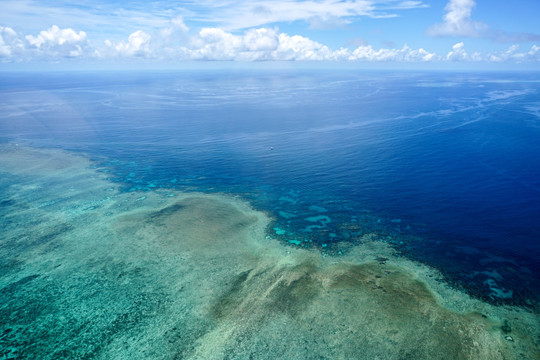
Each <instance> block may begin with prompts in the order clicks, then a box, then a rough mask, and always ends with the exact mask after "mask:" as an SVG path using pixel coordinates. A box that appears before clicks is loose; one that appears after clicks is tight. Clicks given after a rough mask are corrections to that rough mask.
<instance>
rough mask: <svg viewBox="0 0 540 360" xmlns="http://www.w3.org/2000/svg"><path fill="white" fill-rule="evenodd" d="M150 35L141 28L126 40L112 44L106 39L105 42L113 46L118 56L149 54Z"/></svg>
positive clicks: (144, 55) (143, 55) (145, 55)
mask: <svg viewBox="0 0 540 360" xmlns="http://www.w3.org/2000/svg"><path fill="white" fill-rule="evenodd" d="M151 38H152V37H151V36H150V35H149V34H147V33H145V32H144V31H142V30H137V31H135V32H134V33H132V34H131V35H129V38H128V40H127V41H121V42H119V43H118V44H116V45H114V44H113V43H112V42H110V41H108V42H107V43H106V44H107V45H108V46H109V47H114V49H115V50H116V53H117V54H118V55H120V56H128V57H131V56H142V57H147V56H150V54H151V50H150V40H151Z"/></svg>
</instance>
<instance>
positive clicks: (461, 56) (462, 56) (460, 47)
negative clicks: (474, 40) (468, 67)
mask: <svg viewBox="0 0 540 360" xmlns="http://www.w3.org/2000/svg"><path fill="white" fill-rule="evenodd" d="M467 58H468V55H467V52H466V51H465V44H464V43H463V42H459V43H457V44H455V45H454V46H452V51H450V52H449V53H448V54H447V55H446V60H450V61H463V60H467Z"/></svg>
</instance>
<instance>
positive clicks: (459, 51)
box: [446, 42, 540, 63]
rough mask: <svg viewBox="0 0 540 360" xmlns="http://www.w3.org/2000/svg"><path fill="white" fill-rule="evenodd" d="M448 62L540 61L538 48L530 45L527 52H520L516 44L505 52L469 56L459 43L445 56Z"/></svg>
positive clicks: (463, 46)
mask: <svg viewBox="0 0 540 360" xmlns="http://www.w3.org/2000/svg"><path fill="white" fill-rule="evenodd" d="M446 60H448V61H469V62H492V63H501V62H513V63H523V62H539V61H540V46H537V45H532V46H531V48H530V49H529V50H528V51H520V46H519V45H517V44H514V45H511V46H510V47H509V48H508V49H507V50H506V51H502V52H492V53H479V52H473V53H471V54H469V53H467V51H465V44H464V43H463V42H459V43H457V44H455V45H454V46H452V50H451V51H450V52H448V54H447V55H446Z"/></svg>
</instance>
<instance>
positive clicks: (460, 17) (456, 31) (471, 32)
mask: <svg viewBox="0 0 540 360" xmlns="http://www.w3.org/2000/svg"><path fill="white" fill-rule="evenodd" d="M475 6H476V3H475V1H474V0H450V1H449V2H448V3H447V4H446V7H445V8H444V9H445V10H446V14H444V16H443V22H442V23H438V24H435V25H433V26H431V27H430V28H428V29H427V31H426V33H427V34H428V35H430V36H462V37H475V38H478V37H481V38H487V39H491V40H494V41H497V42H530V41H540V35H539V34H533V33H510V32H506V31H502V30H495V29H491V28H490V27H489V26H488V25H487V24H484V23H482V22H479V21H473V20H472V18H471V14H472V10H473V8H474V7H475Z"/></svg>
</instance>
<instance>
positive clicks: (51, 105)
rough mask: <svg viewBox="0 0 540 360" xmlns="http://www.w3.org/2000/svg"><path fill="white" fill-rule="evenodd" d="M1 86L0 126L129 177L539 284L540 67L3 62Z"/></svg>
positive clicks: (441, 263) (280, 230) (470, 279)
mask: <svg viewBox="0 0 540 360" xmlns="http://www.w3.org/2000/svg"><path fill="white" fill-rule="evenodd" d="M0 96H1V97H0V109H1V111H0V141H2V142H8V141H9V142H21V143H25V144H29V145H33V146H45V147H61V148H65V149H69V150H75V151H82V152H85V153H88V154H90V155H91V156H92V157H94V158H95V159H96V160H98V161H100V162H101V165H102V166H104V167H105V168H106V169H105V170H103V171H109V172H110V174H111V178H114V179H115V180H116V181H119V182H122V183H123V186H124V187H123V188H124V190H125V191H134V190H143V191H151V190H153V189H158V188H171V187H174V188H178V189H182V190H199V191H201V190H202V191H216V192H217V191H219V192H227V193H232V194H239V195H241V196H243V197H245V198H246V199H248V200H249V201H250V202H252V203H253V204H254V206H255V207H257V208H259V209H261V210H265V211H268V212H269V213H271V214H272V215H273V216H274V217H275V219H276V222H275V224H273V225H272V229H270V230H271V231H274V232H275V234H276V236H278V237H280V238H281V239H283V241H285V242H289V243H291V246H309V247H312V246H315V247H319V248H320V249H321V251H325V252H328V253H329V254H334V255H338V253H337V252H336V250H335V249H337V247H336V246H335V244H336V243H338V242H341V241H348V242H352V243H354V242H355V241H359V238H360V235H362V234H364V233H368V232H375V233H376V234H377V236H378V238H379V239H380V240H381V241H386V242H390V243H392V244H393V245H394V246H395V247H396V249H397V250H398V251H399V252H400V253H401V254H404V255H407V256H410V257H412V258H414V259H417V260H421V261H423V262H426V263H428V264H430V265H433V266H435V267H437V268H439V269H441V270H442V271H443V272H444V273H445V274H446V275H447V276H448V279H449V280H451V281H453V282H455V284H456V285H457V286H462V287H464V288H465V289H466V290H467V291H469V292H470V293H472V294H474V295H477V296H480V297H482V298H485V299H488V300H491V301H494V302H517V303H523V302H527V301H528V302H530V301H533V302H534V301H537V300H535V299H538V291H539V290H538V289H540V281H539V275H538V270H539V269H540V261H539V258H540V73H441V72H432V73H413V72H360V71H358V72H354V71H321V70H311V71H298V70H281V71H278V70H273V71H270V70H267V71H262V70H260V71H254V70H253V71H239V70H234V71H224V70H219V71H218V70H211V71H200V70H199V71H178V72H143V73H134V72H120V73H113V72H97V73H45V74H39V73H3V74H1V75H0ZM494 271H495V272H494Z"/></svg>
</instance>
